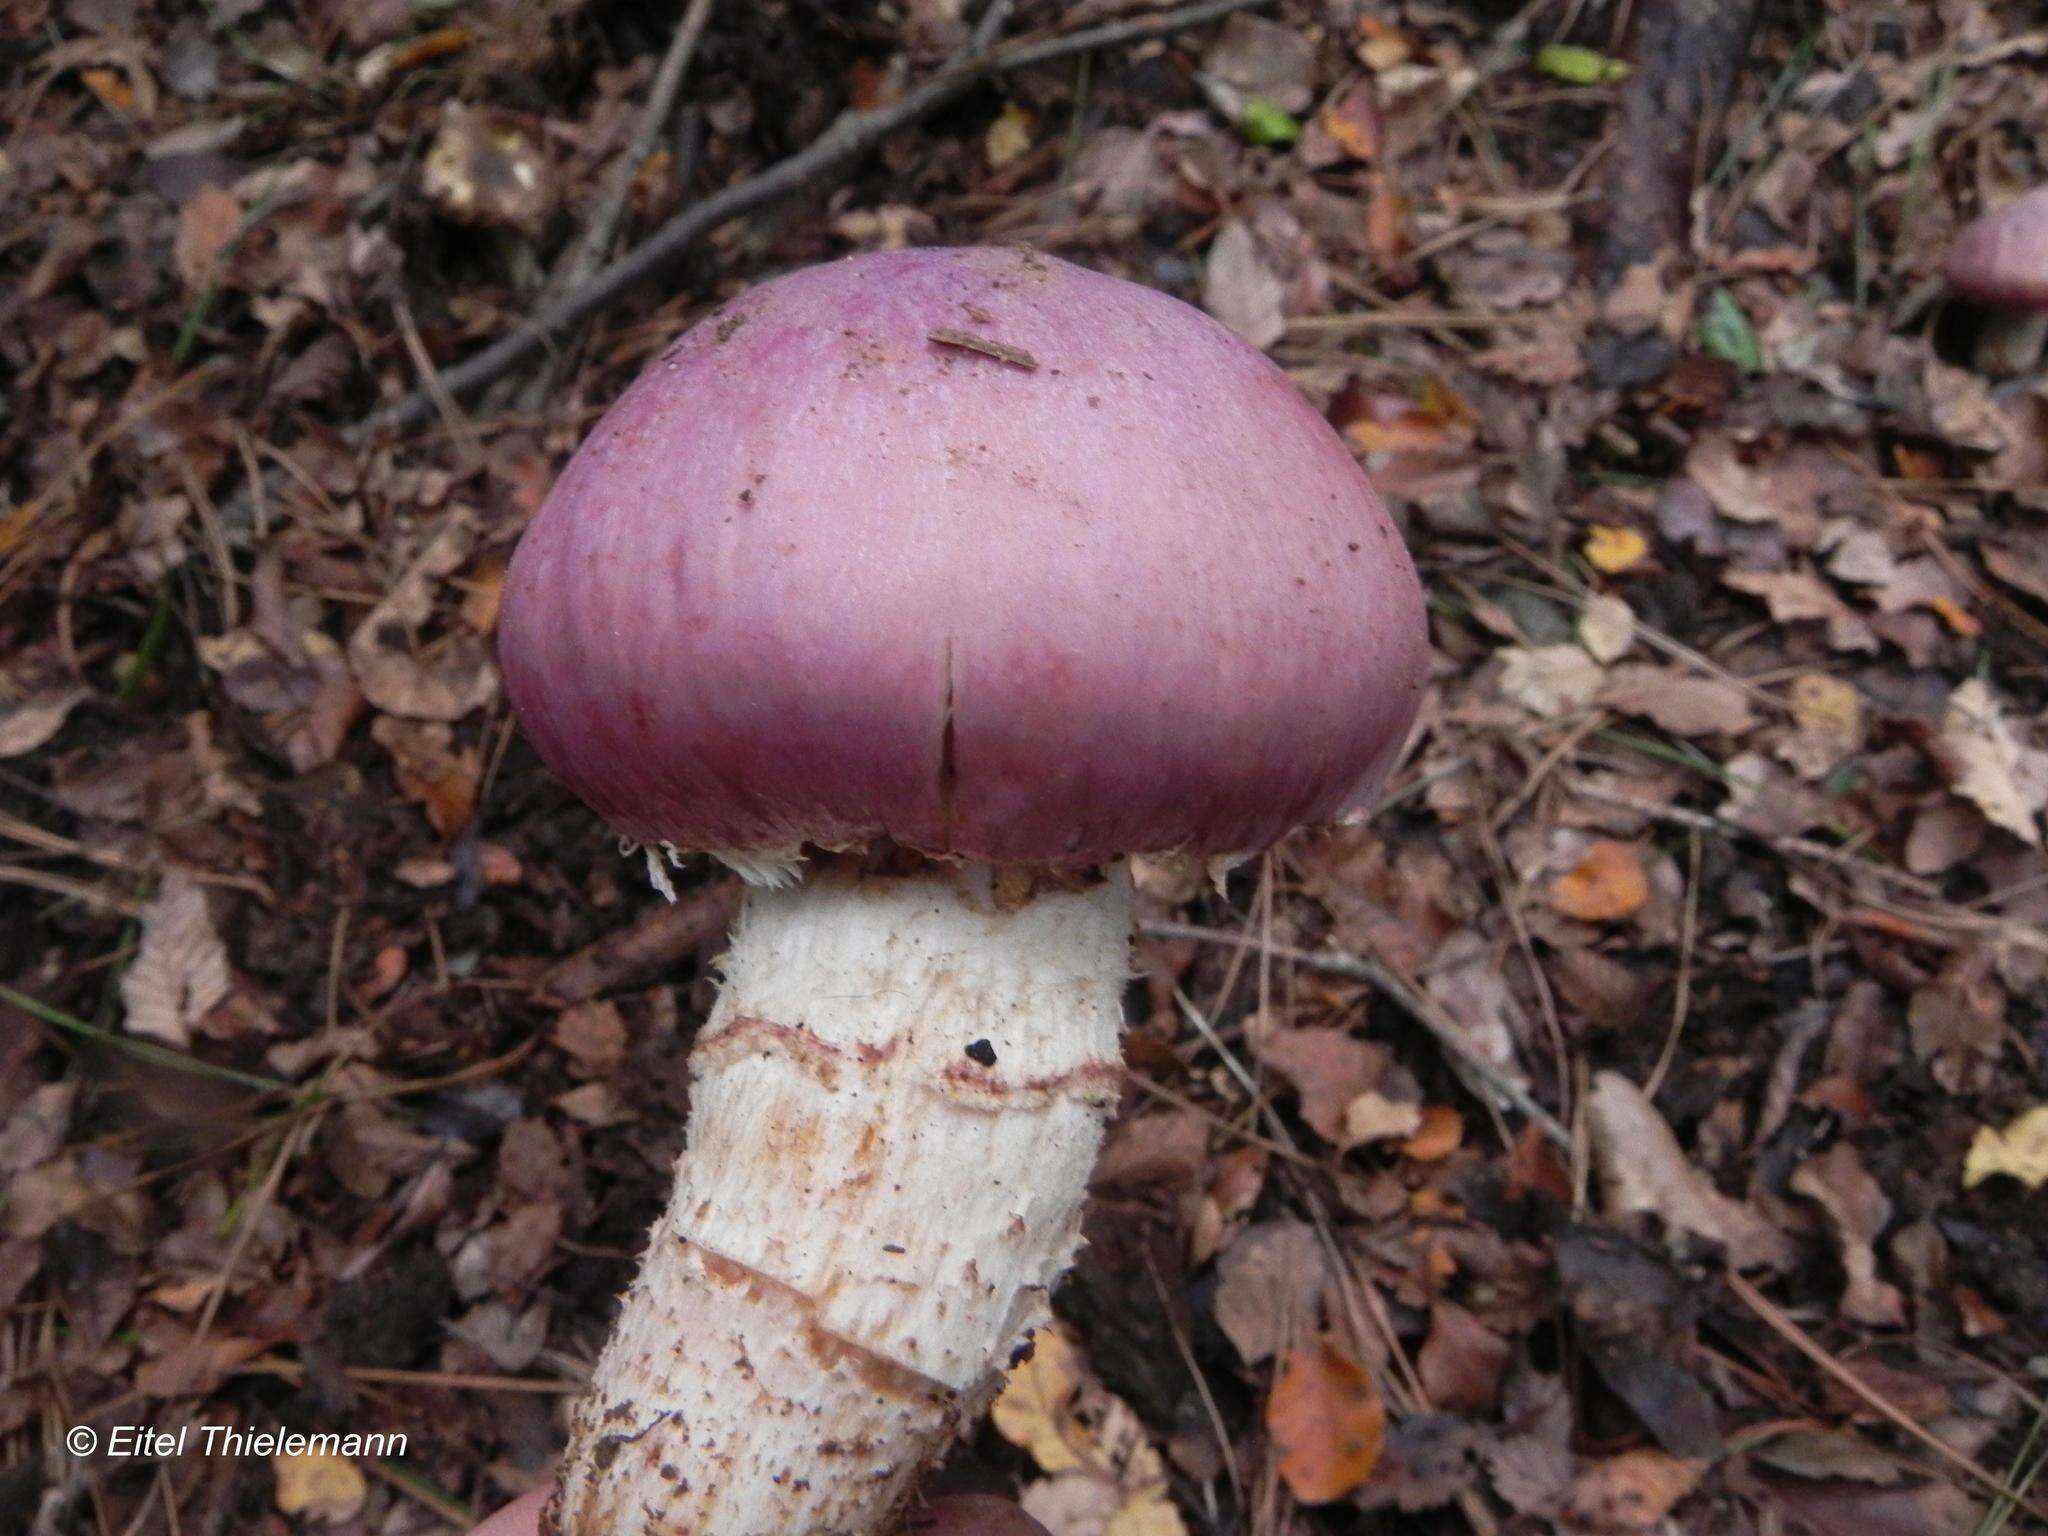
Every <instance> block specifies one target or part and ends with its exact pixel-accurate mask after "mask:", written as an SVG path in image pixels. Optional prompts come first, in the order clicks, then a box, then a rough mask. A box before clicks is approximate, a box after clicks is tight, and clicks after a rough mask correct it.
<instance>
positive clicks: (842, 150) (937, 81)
mask: <svg viewBox="0 0 2048 1536" xmlns="http://www.w3.org/2000/svg"><path fill="white" fill-rule="evenodd" d="M1264 3H1265V0H1202V3H1200V4H1197V5H1187V6H1181V7H1179V8H1178V9H1175V10H1171V11H1162V12H1160V13H1159V14H1157V15H1154V16H1144V17H1138V18H1136V19H1133V20H1130V21H1119V22H1111V23H1108V24H1106V25H1104V26H1100V27H1090V28H1087V29H1086V30H1084V31H1080V32H1071V33H1068V34H1067V35H1066V36H1064V37H1047V38H1039V39H1036V40H1032V39H1022V38H1020V39H1018V40H1017V41H1015V42H1009V43H1003V44H999V45H997V46H995V47H992V48H989V49H987V50H985V51H983V52H980V53H975V54H971V55H970V56H969V57H967V58H965V59H963V60H962V61H961V62H960V63H959V64H957V65H955V66H953V67H952V68H950V69H946V70H942V71H941V72H940V73H939V74H937V75H934V76H933V77H932V78H931V79H929V80H927V81H925V82H924V84H922V85H920V86H918V87H916V88H915V89H913V90H910V91H906V92H905V93H904V94H903V95H902V96H900V97H898V98H897V99H896V100H895V101H893V102H890V103H889V104H888V105H887V106H882V107H876V108H874V109H873V110H871V111H867V112H847V113H844V114H842V115H841V116H840V117H839V119H838V120H837V121H836V122H834V123H833V124H832V126H831V127H830V128H827V129H826V130H825V131H824V132H823V133H822V134H820V135H819V136H818V137H817V138H816V139H815V140H813V141H812V142H811V143H810V144H809V145H808V146H807V147H805V148H804V149H801V150H799V151H798V152H797V153H796V154H793V155H791V156H790V157H789V158H788V159H786V160H779V161H777V162H776V163H775V164H774V165H772V166H770V167H769V168H768V169H767V170H765V171H763V172H761V173H760V174H759V175H758V176H750V177H748V178H747V179H746V180H745V181H741V182H737V183H735V184H734V185H732V186H730V187H727V188H726V189H725V190H724V191H722V192H719V193H717V194H715V195H713V196H711V197H707V198H705V199H704V200H703V201H702V202H699V203H694V204H692V205H691V206H690V207H688V208H685V209H684V210H683V211H682V212H681V213H678V214H677V215H676V216H675V217H674V218H672V219H670V220H669V221H668V222H667V223H666V224H664V225H662V227H661V228H660V229H658V230H656V231H655V232H654V234H653V235H652V236H651V237H649V238H648V239H647V240H646V241H645V242H643V243H642V244H641V245H639V246H636V247H635V248H634V249H633V250H631V251H629V252H627V253H626V254H625V255H624V256H622V257H620V258H619V259H618V260H617V261H615V262H613V263H612V264H611V265H610V266H608V267H606V268H604V269H603V270H602V271H600V272H598V273H597V274H596V275H595V276H594V277H592V278H591V279H590V281H589V282H587V283H585V284H583V285H582V286H581V287H579V288H577V289H575V290H574V291H572V292H570V293H565V294H563V295H562V296H561V297H560V298H559V299H556V300H554V301H552V302H551V303H547V304H543V305H542V306H541V307H540V309H539V311H538V312H537V313H536V314H535V315H534V316H533V317H532V318H531V319H530V320H528V321H526V322H525V323H524V324H523V325H520V326H519V327H518V328H517V329H515V330H513V331H511V332H509V333H507V334H506V335H504V336H501V337H499V338H498V340H496V341H494V342H492V343H491V344H490V345H489V346H488V347H485V348H484V349H483V350H482V351H481V352H479V353H477V354H476V355H475V356H474V357H471V358H469V359H467V360H466V361H464V362H461V363H458V364H457V365H456V366H455V367H453V368H450V369H448V370H447V371H446V372H445V373H443V374H441V375H440V384H441V387H442V389H443V390H445V391H446V393H447V394H448V395H449V396H451V397H454V398H458V399H459V398H461V397H462V396H465V395H469V394H472V393H474V392H475V391H476V390H479V389H481V388H482V387H483V386H484V385H486V384H489V383H491V382H492V381H493V380H496V379H498V378H501V377H503V376H504V375H505V374H506V373H507V372H509V371H510V370H511V369H513V368H515V367H517V366H518V365H519V364H520V363H522V362H524V361H525V360H526V359H527V358H528V357H530V356H532V355H533V354H534V353H535V352H537V351H539V350H540V349H541V348H543V347H544V346H546V345H547V343H548V342H549V340H550V339H552V338H553V337H554V336H556V335H557V334H559V333H560V332H561V331H562V330H564V329H566V328H567V327H568V326H571V325H573V324H575V323H576V322H577V321H578V320H581V319H582V318H583V317H584V316H586V315H589V314H592V313H594V312H595V311H597V310H599V309H602V308H603V307H604V306H605V305H607V304H609V303H610V302H611V301H612V300H613V299H615V298H617V297H618V296H619V295H620V294H622V293H624V292H625V291H626V290H627V289H629V288H632V287H633V286H635V285H636V284H638V283H641V282H644V281H645V280H646V279H648V278H651V277H654V276H656V275H658V274H659V273H661V272H663V271H664V270H666V269H667V268H668V266H669V265H670V264H671V263H672V262H674V261H675V260H676V258H677V257H679V256H680V255H682V253H683V252H684V251H686V250H688V249H689V248H690V247H691V246H693V245H695V244H696V243H697V241H698V240H699V239H701V238H702V237H703V236H705V235H706V234H709V233H710V232H711V231H712V230H714V229H716V228H718V227H719V226H720V225H721V224H725V223H727V222H729V221H730V220H733V219H736V218H738V217H739V216H740V215H742V214H746V213H751V212H753V210H754V209H756V208H759V207H761V206H762V205H763V204H766V203H771V202H774V201H775V200H776V199H777V198H780V197H783V196H786V195H787V194H789V193H791V192H793V191H795V190H796V189H797V188H798V187H801V186H803V185H805V184H806V183H808V182H810V181H813V180H815V179H816V178H818V177H820V176H823V175H825V174H827V173H828V172H832V171H836V170H838V169H839V168H840V167H842V166H844V165H847V164H850V163H851V162H852V161H854V160H857V159H859V158H860V157H861V156H862V155H864V154H866V153H867V152H868V151H869V150H871V149H873V148H874V147H875V146H876V145H878V144H880V143H881V142H882V140H884V139H886V138H887V137H888V136H889V135H890V134H892V133H894V132H895V131H896V130H897V129H899V128H902V127H905V126H906V125H908V124H910V123H913V122H916V121H917V120H918V119H920V118H922V117H926V116H929V115H930V114H931V113H933V112H935V111H937V110H938V109H939V108H940V107H943V106H945V105H946V104H947V103H948V102H950V101H953V100H954V99H956V98H957V97H959V96H961V95H963V94H965V93H966V92H967V91H968V90H970V89H971V88H973V87H974V86H975V85H976V84H978V83H979V82H980V81H982V80H984V79H986V78H987V77H988V76H989V75H992V74H995V73H997V72H999V71H1001V70H1007V69H1022V68H1025V67H1026V66H1028V65H1032V64H1043V63H1046V62H1048V61H1050V60H1053V59H1060V58H1066V57H1067V56H1069V55H1071V54H1076V53H1086V52H1090V51H1092V50H1094V49H1097V48H1108V47H1113V46H1115V45H1117V44H1119V43H1134V42H1139V41H1142V40H1144V39H1146V38H1152V37H1165V36H1168V35H1169V34H1171V33H1174V32H1179V31H1182V30H1184V29H1186V28H1188V27H1192V26H1198V25H1200V24H1201V23H1203V22H1205V21H1214V20H1216V19H1217V18H1218V17H1221V16H1227V15H1229V14H1230V13H1231V12H1232V11H1242V10H1248V9H1250V8H1251V7H1253V6H1255V5H1261V4H1264ZM433 410H434V403H433V397H432V396H431V395H430V394H429V393H428V392H427V391H426V390H424V389H420V390H415V391H414V392H413V393H411V394H409V395H407V396H406V397H405V398H404V399H402V400H399V401H398V402H396V403H395V404H393V405H391V406H390V407H388V408H386V409H384V410H380V411H377V412H375V413H373V414H372V415H370V416H369V417H367V418H366V419H365V420H364V421H362V422H361V423H359V424H358V425H357V426H356V427H355V428H354V429H353V430H352V432H351V433H350V435H351V437H354V438H357V439H361V438H362V437H364V436H366V435H369V434H372V433H375V432H377V431H380V430H382V429H384V428H387V427H413V426H417V425H419V424H420V423H421V422H422V421H424V420H426V419H427V417H428V416H430V415H431V414H432V413H433Z"/></svg>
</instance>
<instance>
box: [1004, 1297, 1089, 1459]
mask: <svg viewBox="0 0 2048 1536" xmlns="http://www.w3.org/2000/svg"><path fill="white" fill-rule="evenodd" d="M1082 1372H1083V1367H1082V1365H1081V1357H1080V1355H1079V1354H1078V1353H1077V1352H1076V1351H1075V1349H1074V1345H1073V1342H1072V1341H1071V1340H1070V1339H1068V1337H1067V1335H1066V1333H1065V1331H1064V1330H1062V1329H1060V1328H1057V1327H1052V1328H1041V1329H1039V1330H1038V1332H1037V1333H1035V1334H1033V1335H1032V1336H1031V1355H1030V1357H1029V1358H1028V1359H1024V1360H1020V1361H1018V1362H1017V1363H1016V1364H1015V1365H1013V1366H1011V1367H1010V1373H1009V1375H1008V1377H1006V1378H1005V1380H1004V1382H1003V1391H1002V1395H1001V1396H1000V1397H998V1398H997V1399H996V1405H995V1409H994V1411H993V1413H992V1414H991V1417H992V1418H993V1419H994V1421H995V1426H996V1431H997V1433H999V1434H1000V1435H1001V1436H1002V1437H1003V1438H1004V1439H1005V1440H1007V1441H1009V1442H1010V1444H1012V1445H1016V1446H1021V1447H1023V1448H1024V1449H1025V1450H1026V1451H1029V1452H1030V1453H1031V1459H1032V1460H1033V1461H1035V1462H1037V1463H1038V1465H1039V1466H1040V1467H1042V1468H1043V1469H1044V1470H1046V1471H1047V1472H1071V1471H1073V1470H1075V1469H1077V1468H1079V1467H1080V1466H1081V1465H1082V1461H1081V1456H1080V1447H1082V1446H1083V1445H1085V1444H1086V1443H1087V1441H1088V1433H1087V1431H1086V1430H1085V1429H1084V1428H1083V1427H1082V1424H1081V1421H1080V1419H1079V1418H1078V1417H1077V1416H1076V1415H1075V1413H1074V1399H1075V1397H1076V1396H1078V1395H1079V1393H1080V1390H1081V1378H1082Z"/></svg>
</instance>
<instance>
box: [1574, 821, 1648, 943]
mask: <svg viewBox="0 0 2048 1536" xmlns="http://www.w3.org/2000/svg"><path fill="white" fill-rule="evenodd" d="M1649 899H1650V879H1649V876H1648V875H1646V874H1644V873H1643V856H1642V854H1640V853H1639V852H1637V851H1636V847H1635V845H1634V844H1633V843H1617V842H1613V841H1608V840H1603V841H1601V842H1597V843H1595V844H1594V845H1593V846H1592V847H1590V848H1588V849H1587V850H1586V856H1585V857H1584V858H1582V859H1580V860H1579V862H1578V863H1577V864H1576V865H1575V866H1574V867H1572V868H1571V869H1569V870H1567V871H1565V873H1563V874H1561V875H1559V876H1558V877H1557V879H1555V880H1554V881H1552V882H1551V885H1550V904H1551V906H1553V907H1555V908H1556V909H1557V910H1558V911H1559V912H1562V913H1563V914H1564V915H1565V916H1566V917H1571V918H1576V919H1578V920H1579V921H1580V922H1582V923H1606V922H1613V921H1614V920H1616V919H1617V918H1623V917H1628V916H1630V915H1631V914H1633V913H1636V912H1640V911H1641V910H1642V909H1643V904H1644V903H1645V902H1647V901H1648V900H1649Z"/></svg>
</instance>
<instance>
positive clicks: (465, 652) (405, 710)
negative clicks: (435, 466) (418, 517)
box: [348, 512, 498, 720]
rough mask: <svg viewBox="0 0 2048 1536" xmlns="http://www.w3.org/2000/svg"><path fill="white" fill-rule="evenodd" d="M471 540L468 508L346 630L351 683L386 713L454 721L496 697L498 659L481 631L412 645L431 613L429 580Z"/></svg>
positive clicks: (458, 559) (458, 558)
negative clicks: (418, 646) (351, 631)
mask: <svg viewBox="0 0 2048 1536" xmlns="http://www.w3.org/2000/svg"><path fill="white" fill-rule="evenodd" d="M474 539H475V532H474V530H473V528H472V527H471V525H470V520H469V518H468V516H467V514H465V513H462V512H457V513H454V514H452V515H451V516H450V517H449V518H448V519H447V521H445V522H444V523H443V524H442V525H441V527H440V528H439V529H438V530H437V531H436V532H435V534H434V536H433V538H432V539H430V540H429V541H428V542H427V546H426V548H425V549H423V550H421V551H420V554H419V557H418V558H417V559H415V560H414V561H413V563H412V565H411V566H410V567H409V568H408V569H407V570H406V572H405V574H404V575H403V576H401V577H399V579H398V582H397V584H396V585H394V586H393V587H392V589H391V593H390V595H389V596H388V597H386V598H385V599H384V601H383V602H381V603H379V604H378V605H377V606H376V607H375V608H373V609H371V610H370V615H369V617H368V618H366V619H364V620H363V622H362V623H361V624H359V625H358V626H357V627H356V631H355V633H354V634H352V635H351V636H349V641H348V659H349V664H350V665H351V666H352V667H353V668H354V669H355V674H356V681H357V682H358V683H359V684H360V685H361V686H362V690H363V693H364V695H365V696H366V697H367V698H368V699H369V700H370V702H371V703H372V704H375V705H376V706H377V707H378V708H379V709H381V710H383V711H385V712H386V713H387V714H393V715H403V716H405V717H406V718H407V719H410V720H459V719H461V718H462V717H463V716H464V715H466V714H468V713H469V712H470V711H471V710H473V709H478V708H480V707H482V706H483V705H485V704H487V703H489V702H490V701H491V700H492V699H493V698H495V697H496V696H497V692H498V669H497V665H496V663H494V662H493V661H492V660H491V655H490V647H489V645H488V644H487V643H486V642H485V641H484V639H483V638H482V637H481V636H479V635H476V634H473V633H471V632H469V631H468V630H467V629H463V630H461V631H459V632H457V633H456V634H455V635H453V636H451V637H449V638H447V639H445V640H443V641H441V642H440V643H438V644H436V645H434V646H433V647H432V648H431V649H429V650H424V651H416V650H415V647H414V638H413V637H414V635H415V633H416V632H417V631H418V630H419V629H420V628H422V627H423V626H424V625H425V624H426V623H427V621H428V619H429V618H431V617H432V615H433V610H434V588H435V583H436V582H437V581H439V580H440V578H442V577H444V576H447V575H449V574H451V573H452V572H454V571H455V570H456V569H457V568H458V567H459V566H460V565H461V564H462V562H463V560H464V559H465V558H467V556H468V554H469V550H470V545H471V544H472V542H473V541H474Z"/></svg>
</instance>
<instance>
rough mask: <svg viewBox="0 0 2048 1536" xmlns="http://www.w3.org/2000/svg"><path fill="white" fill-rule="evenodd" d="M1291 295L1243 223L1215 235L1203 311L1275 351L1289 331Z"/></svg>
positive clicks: (1204, 282) (1204, 271) (1206, 266)
mask: <svg viewBox="0 0 2048 1536" xmlns="http://www.w3.org/2000/svg"><path fill="white" fill-rule="evenodd" d="M1286 300H1287V291H1286V289H1285V287H1284V286H1283V285H1282V284H1281V281H1280V278H1279V276H1278V274H1276V273H1275V272H1274V271H1273V268H1272V266H1271V264H1269V263H1268V262H1267V260H1266V256H1265V253H1264V252H1263V251H1261V250H1260V249H1259V242H1258V237H1257V236H1255V235H1254V234H1253V233H1252V229H1251V226H1250V225H1249V224H1247V223H1245V221H1244V220H1243V219H1231V220H1229V221H1228V222H1226V223H1225V224H1224V226H1223V228H1222V229H1220V230H1218V231H1217V233H1216V239H1215V240H1214V242H1212V243H1211V245H1210V246H1209V259H1208V261H1207V262H1205V263H1204V264H1203V267H1202V307H1203V308H1204V309H1206V310H1208V311H1209V313H1210V314H1212V315H1214V316H1215V317H1216V318H1217V319H1218V320H1221V321H1222V322H1223V323H1224V324H1225V325H1227V326H1229V327H1230V328H1231V329H1232V330H1233V331H1235V332H1237V334H1238V335H1240V336H1242V337H1243V338H1244V339H1245V340H1246V341H1248V342H1250V343H1251V344H1252V345H1253V346H1255V347H1261V348H1264V347H1270V346H1272V345H1273V343H1274V342H1276V341H1278V340H1279V339H1280V337H1281V335H1282V334H1283V333H1284V332H1285V331H1286V329H1287V320H1286Z"/></svg>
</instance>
